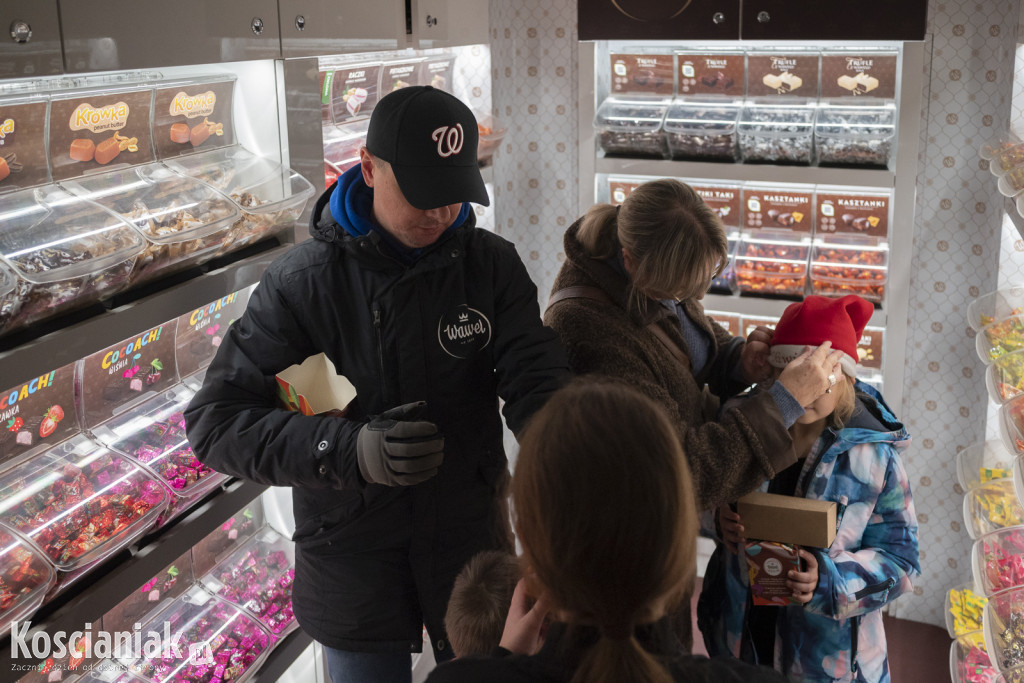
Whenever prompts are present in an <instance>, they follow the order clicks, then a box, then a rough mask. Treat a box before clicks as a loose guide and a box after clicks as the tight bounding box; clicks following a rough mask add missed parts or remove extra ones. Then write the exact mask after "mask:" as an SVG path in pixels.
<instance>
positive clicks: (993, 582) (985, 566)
mask: <svg viewBox="0 0 1024 683" xmlns="http://www.w3.org/2000/svg"><path fill="white" fill-rule="evenodd" d="M971 566H972V567H973V568H974V582H975V583H976V584H977V585H978V587H979V588H980V589H981V591H982V592H983V593H984V594H985V595H986V596H989V595H993V594H995V593H998V592H999V591H1002V590H1006V589H1007V588H1015V587H1017V586H1024V526H1011V527H1006V528H1005V529H997V530H996V531H993V532H992V533H989V534H985V535H984V536H982V537H981V538H979V539H978V540H977V541H975V542H974V546H973V547H972V548H971Z"/></svg>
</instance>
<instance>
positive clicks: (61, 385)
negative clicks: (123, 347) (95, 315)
mask: <svg viewBox="0 0 1024 683" xmlns="http://www.w3.org/2000/svg"><path fill="white" fill-rule="evenodd" d="M0 429H2V430H3V431H0V464H2V463H4V462H7V461H8V460H12V459H14V458H17V457H19V456H21V455H23V454H24V453H27V452H28V451H31V450H36V449H37V448H38V447H39V445H40V444H47V445H53V444H56V443H59V442H61V441H63V440H64V439H66V438H68V437H69V436H71V435H72V434H74V433H75V432H77V431H78V419H77V417H76V414H75V365H74V363H71V364H69V365H65V366H64V367H62V368H57V369H56V370H51V371H50V372H47V373H44V374H42V375H40V376H39V377H33V378H32V379H30V380H29V381H27V382H25V383H23V384H19V385H18V386H15V387H11V388H10V389H8V390H7V391H4V392H3V393H0Z"/></svg>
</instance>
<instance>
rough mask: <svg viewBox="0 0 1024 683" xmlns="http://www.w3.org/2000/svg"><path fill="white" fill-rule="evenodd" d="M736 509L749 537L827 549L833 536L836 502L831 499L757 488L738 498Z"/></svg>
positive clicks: (834, 531)
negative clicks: (798, 495)
mask: <svg viewBox="0 0 1024 683" xmlns="http://www.w3.org/2000/svg"><path fill="white" fill-rule="evenodd" d="M736 509H737V512H739V514H740V519H742V520H743V528H744V535H745V536H746V537H747V538H749V539H757V540H761V541H774V542H776V543H791V544H793V545H799V546H804V547H807V548H828V547H829V546H831V545H832V541H833V540H834V539H835V537H836V504H835V503H834V502H832V501H827V500H811V499H809V498H795V497H793V496H780V495H778V494H775V493H761V492H760V491H757V492H755V493H750V494H747V495H746V496H743V497H742V498H740V499H739V500H738V501H737V504H736Z"/></svg>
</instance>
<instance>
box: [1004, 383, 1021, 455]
mask: <svg viewBox="0 0 1024 683" xmlns="http://www.w3.org/2000/svg"><path fill="white" fill-rule="evenodd" d="M999 434H1000V436H1001V437H1002V440H1003V445H1004V446H1006V449H1007V450H1008V451H1010V452H1011V453H1016V454H1017V455H1021V454H1024V395H1022V396H1015V397H1014V398H1011V399H1010V400H1009V401H1007V402H1006V403H1004V404H1003V406H1002V407H1001V408H1000V409H999Z"/></svg>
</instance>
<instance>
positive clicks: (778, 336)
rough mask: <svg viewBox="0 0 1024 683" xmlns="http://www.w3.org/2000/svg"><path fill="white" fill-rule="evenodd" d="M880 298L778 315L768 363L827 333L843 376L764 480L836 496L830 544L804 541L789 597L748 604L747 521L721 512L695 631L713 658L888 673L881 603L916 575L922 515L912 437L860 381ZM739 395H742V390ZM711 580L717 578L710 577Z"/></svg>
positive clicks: (812, 670) (826, 676)
mask: <svg viewBox="0 0 1024 683" xmlns="http://www.w3.org/2000/svg"><path fill="white" fill-rule="evenodd" d="M873 312H874V307H873V306H872V305H871V304H870V303H868V302H867V301H865V300H864V299H862V298H860V297H859V296H855V295H849V296H844V297H842V298H838V299H830V298H826V297H821V296H810V297H807V298H806V299H805V300H804V301H803V302H801V303H796V304H792V305H791V306H789V307H788V308H787V309H786V311H785V312H784V313H783V315H782V318H781V319H780V320H779V323H778V325H777V326H776V328H775V332H774V335H773V337H772V340H771V344H770V347H771V350H770V356H769V360H770V362H771V364H772V365H773V366H774V367H776V368H781V367H785V365H786V363H788V362H789V361H790V360H792V358H794V357H796V356H798V355H799V354H800V353H801V352H803V350H804V349H805V348H806V347H807V346H816V345H818V344H821V343H822V342H824V341H831V342H832V348H834V349H840V350H842V351H843V352H844V355H843V357H842V359H841V360H840V367H841V368H842V374H841V376H839V377H835V376H832V377H830V378H829V381H830V382H831V383H832V387H831V388H830V389H829V390H828V391H827V392H826V393H825V394H824V395H823V396H821V397H820V398H818V399H817V400H816V401H814V402H813V403H811V404H810V405H808V406H805V407H804V414H803V416H801V417H800V418H799V419H798V420H797V421H796V423H795V424H794V425H793V426H792V427H791V428H790V430H789V431H790V434H791V436H792V437H793V446H794V448H795V449H796V455H797V457H798V461H797V463H796V464H795V465H793V466H792V467H790V468H789V469H787V470H785V471H783V472H779V473H777V474H776V476H775V477H774V478H773V479H772V480H771V481H770V482H766V483H765V485H764V486H763V487H762V490H765V491H768V492H770V493H779V494H783V495H790V496H796V497H800V498H813V499H818V500H829V501H834V502H835V503H836V505H837V533H836V538H835V540H834V541H833V543H832V545H831V547H829V548H802V549H800V557H801V559H802V564H803V570H802V571H791V572H790V573H789V575H788V581H787V586H788V588H790V589H791V590H792V597H791V598H790V604H789V605H787V606H783V607H765V606H752V605H751V602H750V598H749V595H750V588H749V578H748V573H747V565H746V558H745V553H744V543H745V541H746V539H745V538H744V537H743V525H742V520H741V519H740V517H739V515H738V514H737V513H735V512H734V511H733V510H732V509H731V508H730V507H729V506H723V507H721V508H719V511H718V529H719V530H720V535H721V539H720V542H719V544H718V548H717V549H716V550H715V554H714V555H713V556H712V559H711V563H710V564H709V568H708V570H707V572H706V574H705V577H706V578H705V587H704V590H706V591H707V592H706V593H704V592H702V595H701V605H700V608H699V614H700V622H699V623H700V628H701V632H702V633H703V635H704V642H705V644H706V645H707V649H708V652H709V653H710V654H711V655H716V654H717V655H722V654H731V655H732V656H735V657H740V658H742V659H746V660H748V661H751V662H756V663H759V664H765V665H768V666H774V667H775V668H776V669H777V670H779V671H781V672H782V673H784V674H785V675H786V676H787V677H788V678H789V679H790V680H792V681H839V680H841V681H865V682H868V681H870V682H875V681H879V682H881V681H888V680H889V665H888V658H887V655H886V644H885V632H884V631H883V628H882V613H881V608H882V606H883V605H885V604H886V603H888V602H890V601H892V600H894V599H895V598H897V597H899V596H900V595H903V594H904V593H906V592H909V591H911V590H912V588H913V586H912V585H911V581H910V580H911V577H913V576H915V575H917V574H919V573H920V571H921V569H920V565H919V562H918V544H917V518H916V516H915V514H914V503H913V499H912V498H911V493H910V484H909V482H908V481H907V474H906V471H905V470H904V469H903V463H902V461H901V459H900V455H899V454H900V452H901V451H903V450H904V449H906V447H907V446H908V445H909V443H910V436H909V434H908V433H907V431H906V429H905V428H904V427H903V425H902V424H900V422H899V421H898V420H897V419H896V417H895V416H894V415H893V413H892V412H891V411H890V409H889V407H888V406H887V405H886V403H885V401H884V399H883V398H882V396H881V395H880V394H879V393H878V392H877V391H875V390H874V389H873V388H872V387H870V386H868V385H866V384H863V383H861V382H858V381H857V379H856V378H857V342H858V341H859V340H860V335H861V333H862V332H863V330H864V326H865V325H866V324H867V322H868V320H869V319H870V318H871V314H872V313H873ZM739 400H742V399H739ZM709 577H714V578H715V580H709Z"/></svg>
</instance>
